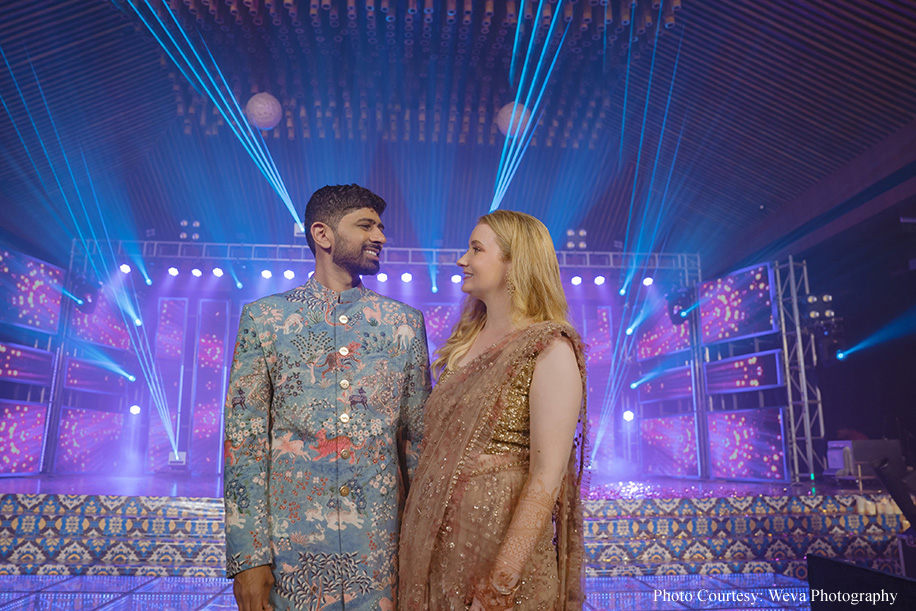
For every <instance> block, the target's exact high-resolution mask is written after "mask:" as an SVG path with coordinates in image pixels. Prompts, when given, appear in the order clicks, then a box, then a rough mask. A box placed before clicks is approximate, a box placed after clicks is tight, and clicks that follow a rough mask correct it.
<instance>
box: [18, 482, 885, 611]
mask: <svg viewBox="0 0 916 611" xmlns="http://www.w3.org/2000/svg"><path fill="white" fill-rule="evenodd" d="M220 497H221V483H220V481H219V478H216V477H212V476H208V477H190V476H186V475H181V474H177V473H176V474H168V473H166V474H157V475H151V476H149V477H140V478H128V477H118V476H79V477H64V476H35V477H16V478H3V479H0V518H2V526H0V590H2V591H3V594H2V595H0V603H2V604H0V609H38V608H42V609H44V608H66V609H86V610H88V609H102V608H104V609H140V608H148V607H149V606H151V605H154V604H155V605H156V606H157V607H161V608H163V609H182V610H184V609H187V610H189V611H190V610H199V609H200V610H203V609H208V610H212V609H232V608H233V606H232V605H233V601H232V597H231V588H230V582H228V581H227V580H225V579H224V573H223V570H224V569H223V562H224V558H223V554H224V531H223V506H222V500H221V498H220ZM857 497H862V498H865V499H867V500H870V501H872V502H873V503H875V504H876V506H883V505H881V503H882V501H886V500H887V497H886V495H883V494H881V493H878V492H876V491H864V492H861V493H860V492H859V491H858V490H849V489H843V488H839V487H836V486H828V485H824V484H819V483H817V484H814V485H813V486H804V487H803V486H799V485H777V484H742V483H734V482H724V481H685V480H678V479H674V478H656V479H652V480H645V481H624V482H620V481H613V480H612V479H611V478H609V477H603V476H601V475H600V474H592V475H591V477H590V481H589V490H588V493H587V498H586V502H585V514H586V524H585V527H586V553H587V562H588V565H587V572H586V574H587V597H588V604H589V605H590V608H591V609H593V610H597V609H622V608H626V609H713V608H715V609H740V608H766V609H779V608H782V609H807V608H809V606H808V604H807V595H808V594H807V593H808V590H807V584H806V581H805V578H806V576H807V569H806V566H805V560H804V556H805V554H807V553H809V552H815V553H818V554H820V555H826V556H829V557H834V558H841V559H845V560H848V561H852V562H855V563H857V564H861V565H864V566H869V567H872V568H877V569H880V570H884V571H887V572H891V573H897V574H899V573H900V572H901V567H900V565H899V557H898V552H897V542H896V533H897V532H899V531H900V530H901V520H900V516H899V515H859V514H858V513H856V505H857V503H856V498H857ZM860 504H861V503H860Z"/></svg>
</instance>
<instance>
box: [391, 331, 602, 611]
mask: <svg viewBox="0 0 916 611" xmlns="http://www.w3.org/2000/svg"><path fill="white" fill-rule="evenodd" d="M560 338H565V340H566V341H569V342H570V343H571V345H572V346H573V348H574V350H575V353H576V358H577V360H578V364H579V369H580V372H581V377H582V384H583V397H584V396H585V394H584V393H585V358H584V352H583V347H582V343H581V340H580V338H579V336H578V334H577V333H576V332H575V330H574V329H573V328H572V327H569V326H566V325H560V324H558V323H554V322H544V323H537V324H534V325H531V326H529V327H527V328H525V329H522V330H519V331H516V332H514V333H512V334H510V335H508V336H507V337H505V338H503V340H502V341H501V342H499V343H498V344H497V345H495V346H493V347H492V348H490V349H489V350H488V351H486V352H485V353H483V354H481V355H480V356H479V357H477V358H476V359H474V360H472V361H471V362H469V363H467V364H466V365H464V366H462V367H460V368H458V369H456V370H454V371H451V372H449V373H448V375H446V376H443V378H442V379H440V381H439V384H438V385H437V386H436V388H435V389H434V390H433V393H432V394H431V395H430V397H429V400H428V402H427V406H426V410H425V413H426V415H425V418H426V426H425V433H424V438H423V446H422V450H421V455H420V462H419V466H418V468H417V471H416V474H415V476H414V479H413V481H412V482H411V490H410V497H409V498H408V500H407V506H406V508H405V512H404V518H403V520H404V521H403V525H402V529H401V542H400V553H399V565H400V571H399V572H400V583H399V590H400V592H399V597H398V598H399V607H400V609H402V610H404V611H407V610H409V611H424V610H426V611H438V610H440V609H466V608H467V603H469V602H470V599H469V598H467V597H468V596H470V595H471V594H472V593H473V592H472V588H473V584H475V583H476V582H477V580H479V579H480V578H485V577H487V575H488V574H489V570H490V567H491V564H492V561H493V559H494V557H495V555H496V552H497V551H498V550H499V546H500V544H501V542H502V539H503V536H504V534H505V532H506V529H507V528H508V526H509V522H510V521H511V519H512V512H513V510H514V508H515V504H516V502H517V501H518V498H519V495H520V494H521V491H522V488H523V487H524V485H525V482H526V480H527V476H528V456H527V453H524V454H516V453H508V454H486V453H484V449H485V447H486V446H487V444H488V442H489V441H490V439H491V437H492V435H493V430H494V427H495V426H496V424H497V423H498V422H499V419H500V416H501V415H502V413H503V410H504V408H505V398H506V390H507V388H508V386H509V385H510V383H511V382H512V380H513V379H514V377H515V376H516V375H517V374H518V372H519V371H520V370H521V369H522V368H523V367H524V366H525V364H526V362H528V361H529V360H530V359H531V358H533V357H536V356H537V355H538V354H540V352H541V351H542V350H544V348H546V347H547V345H548V344H550V343H551V342H552V341H555V340H558V339H560ZM561 341H563V340H561ZM585 426H586V408H585V401H584V400H583V404H582V407H581V409H580V413H579V425H578V428H577V433H576V438H575V442H574V444H573V448H572V451H571V453H570V457H569V462H568V465H567V470H566V474H565V476H564V479H563V483H562V485H561V489H560V493H559V498H558V499H557V503H556V506H555V508H554V519H553V521H552V523H550V524H548V526H547V528H546V529H545V530H544V532H543V533H541V536H540V537H539V540H538V542H537V545H536V547H535V551H534V553H533V554H532V556H531V557H530V558H529V560H528V562H527V564H526V566H525V570H524V572H523V574H522V583H521V585H520V587H519V590H518V592H517V595H516V608H519V609H551V610H552V609H557V610H559V611H572V610H577V609H581V608H582V601H583V592H582V583H581V570H582V561H583V557H584V549H583V541H582V507H581V487H582V474H583V463H584V460H583V458H584V455H585V442H586V431H585ZM466 598H467V599H466Z"/></svg>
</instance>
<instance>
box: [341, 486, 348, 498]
mask: <svg viewBox="0 0 916 611" xmlns="http://www.w3.org/2000/svg"><path fill="white" fill-rule="evenodd" d="M348 494H350V487H349V486H347V485H343V486H341V487H340V496H347V495H348Z"/></svg>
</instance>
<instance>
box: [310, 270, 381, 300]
mask: <svg viewBox="0 0 916 611" xmlns="http://www.w3.org/2000/svg"><path fill="white" fill-rule="evenodd" d="M302 290H304V291H305V292H306V294H308V295H311V296H313V297H316V298H317V299H319V300H320V301H322V302H324V303H353V302H354V301H359V300H360V299H362V298H363V296H364V295H365V294H366V293H368V292H369V289H367V288H366V287H365V286H363V283H362V282H360V283H359V284H357V285H356V286H354V287H353V288H352V289H347V290H346V291H343V292H342V293H338V292H337V291H335V290H333V289H329V288H328V287H326V286H324V285H323V284H321V283H320V282H318V280H316V279H315V277H314V276H312V277H311V278H309V279H308V282H306V283H305V284H304V285H303V287H302Z"/></svg>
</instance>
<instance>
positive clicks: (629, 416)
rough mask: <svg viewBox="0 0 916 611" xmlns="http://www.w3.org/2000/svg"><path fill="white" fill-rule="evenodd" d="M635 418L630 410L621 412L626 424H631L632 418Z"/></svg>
mask: <svg viewBox="0 0 916 611" xmlns="http://www.w3.org/2000/svg"><path fill="white" fill-rule="evenodd" d="M635 417H636V414H634V413H633V412H632V411H631V410H627V411H625V412H623V419H624V420H626V421H627V422H633V418H635Z"/></svg>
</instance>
